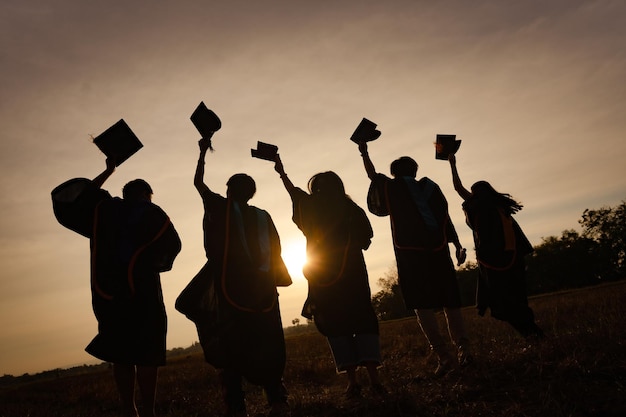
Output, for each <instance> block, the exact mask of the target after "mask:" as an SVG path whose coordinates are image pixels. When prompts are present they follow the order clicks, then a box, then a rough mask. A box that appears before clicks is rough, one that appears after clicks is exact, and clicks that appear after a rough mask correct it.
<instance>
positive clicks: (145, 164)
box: [0, 0, 626, 375]
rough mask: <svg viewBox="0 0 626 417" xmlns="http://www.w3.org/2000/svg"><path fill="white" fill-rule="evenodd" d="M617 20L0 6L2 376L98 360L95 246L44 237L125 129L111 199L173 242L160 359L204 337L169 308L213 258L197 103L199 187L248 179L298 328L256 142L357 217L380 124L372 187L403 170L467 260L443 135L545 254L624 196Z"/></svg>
mask: <svg viewBox="0 0 626 417" xmlns="http://www.w3.org/2000/svg"><path fill="white" fill-rule="evenodd" d="M624 21H626V3H624V2H623V1H621V0H604V1H603V0H597V1H593V0H584V1H583V0H550V1H545V0H540V1H539V0H538V1H534V0H529V1H513V0H476V1H472V2H468V1H465V0H442V1H425V0H406V1H395V0H387V1H379V0H378V1H368V0H360V1H357V0H346V1H327V0H318V1H308V2H305V1H298V0H270V1H258V2H255V1H240V0H229V1H224V2H217V1H206V0H178V1H166V0H153V1H118V0H112V1H106V2H104V1H103V2H91V1H89V2H85V1H78V0H56V1H44V0H27V1H23V0H0V34H1V36H0V51H1V52H0V64H1V67H0V71H1V75H2V77H1V78H0V88H1V92H2V96H1V100H0V147H1V148H0V161H1V165H0V166H1V169H2V175H1V176H0V192H1V193H2V200H1V202H0V225H1V228H0V262H1V264H2V267H3V268H2V272H1V276H0V375H4V374H12V375H21V374H23V373H35V372H39V371H43V370H49V369H54V368H57V367H66V366H73V365H81V364H83V363H93V359H94V358H92V357H91V356H89V355H88V354H87V353H85V352H84V350H83V349H84V347H85V346H86V345H87V344H88V343H89V341H90V340H91V339H92V337H93V336H94V335H95V334H96V320H95V318H94V316H93V313H92V310H91V299H90V289H89V242H88V240H87V239H85V238H83V237H81V236H79V235H77V234H75V233H73V232H71V231H69V230H67V229H65V228H63V227H62V226H60V225H59V224H58V223H57V222H56V220H55V218H54V215H53V213H52V204H51V200H50V191H51V190H52V189H53V188H54V187H55V186H57V185H58V184H60V183H62V182H64V181H65V180H67V179H70V178H73V177H87V178H93V177H95V176H96V175H97V174H99V173H100V172H101V171H102V170H103V169H104V167H105V162H104V161H105V158H104V155H103V154H102V153H101V152H100V151H99V150H98V149H97V148H96V146H95V145H94V144H93V143H91V139H90V135H93V136H96V135H98V134H100V133H101V132H102V131H104V130H105V129H106V128H108V127H109V126H111V125H112V124H113V123H115V122H117V121H118V120H119V119H121V118H123V119H124V120H125V121H126V122H127V123H128V124H129V125H130V127H131V128H132V129H133V131H134V132H135V133H136V134H137V136H138V137H139V138H140V140H141V141H142V142H143V144H144V148H143V149H141V150H140V151H139V152H138V153H137V154H136V155H134V156H133V157H132V158H131V159H129V160H128V161H127V162H125V163H124V164H123V165H122V166H121V167H119V169H118V170H117V171H116V172H115V173H114V174H113V176H112V177H111V178H110V179H109V180H108V181H107V182H106V183H105V186H104V188H106V189H107V190H109V191H110V192H111V193H112V194H113V195H121V188H122V186H123V185H124V184H125V183H126V182H128V181H129V180H132V179H135V178H144V179H146V180H147V181H148V182H149V183H150V184H151V185H152V188H153V189H154V197H153V201H154V202H155V203H156V204H158V205H159V206H160V207H162V208H163V209H164V210H165V211H166V212H167V213H168V214H169V216H170V217H171V219H172V221H173V223H174V225H175V227H176V229H177V230H178V232H179V234H180V236H181V239H182V242H183V250H182V252H181V254H180V255H179V257H178V258H177V260H176V262H175V264H174V269H173V270H172V271H171V272H167V273H164V274H162V276H161V278H162V283H163V290H164V294H165V302H166V308H167V311H168V317H169V331H168V348H174V347H187V346H189V345H191V344H192V343H193V342H194V341H196V340H197V335H196V332H195V327H194V326H193V324H192V323H191V322H190V321H188V320H187V319H186V318H185V317H184V316H182V315H181V314H180V313H178V312H177V311H176V310H175V309H174V300H175V299H176V297H177V295H178V294H179V293H180V291H181V290H182V289H183V288H184V287H185V285H186V284H187V283H188V281H189V280H190V279H191V278H192V277H193V276H194V274H195V273H196V272H197V271H198V270H199V269H200V267H201V266H202V265H203V263H204V261H205V258H204V251H203V246H202V228H201V220H202V215H203V211H202V204H201V200H200V198H199V196H198V195H197V192H196V190H195V188H194V187H193V173H194V169H195V166H196V160H197V156H198V146H197V141H198V139H199V134H198V132H197V131H196V129H195V128H194V126H193V125H192V124H191V122H190V120H189V116H190V115H191V113H192V111H193V110H194V109H195V107H196V106H197V105H198V103H200V101H204V102H205V103H206V104H207V106H208V107H209V108H211V109H212V110H214V111H215V112H216V113H217V114H218V115H219V116H220V118H221V120H222V129H221V130H220V131H219V132H218V133H217V134H216V135H215V136H214V139H213V145H214V148H215V152H214V153H212V154H209V155H208V156H207V165H206V176H205V179H206V182H207V184H208V185H209V186H210V187H211V188H212V189H213V190H214V191H216V192H219V193H222V194H223V193H225V190H226V186H225V183H226V180H227V179H228V178H229V177H230V176H231V175H232V174H234V173H237V172H246V173H248V174H250V175H251V176H252V177H253V178H254V179H255V180H256V182H257V189H258V191H257V195H256V196H255V197H254V198H253V199H252V200H251V204H253V205H255V206H257V207H261V208H263V209H265V210H267V211H269V212H270V214H271V215H272V217H273V218H274V221H275V223H276V226H277V228H278V231H279V233H280V235H281V241H282V244H283V249H284V250H283V255H284V258H285V260H286V261H287V263H288V265H289V266H290V268H291V271H292V274H293V278H294V284H293V285H292V286H291V287H288V288H281V289H280V291H279V292H280V302H281V310H282V317H283V324H284V325H291V321H292V320H293V319H294V318H297V317H300V309H301V306H302V303H303V302H304V299H305V296H306V282H305V280H304V279H303V278H302V276H301V273H300V271H299V270H298V266H297V263H298V262H297V258H298V257H301V255H302V254H303V252H304V239H303V237H302V235H301V233H300V231H299V230H298V229H297V228H296V226H295V225H294V224H293V223H292V221H291V202H290V200H289V196H288V194H287V192H286V191H285V190H284V188H283V187H282V183H281V181H280V179H279V177H278V175H277V174H276V173H275V172H274V170H273V164H272V163H270V162H267V161H262V160H258V159H253V158H251V157H250V148H253V147H255V146H256V142H257V141H259V140H260V141H264V142H270V143H273V144H275V145H277V146H278V147H279V152H280V154H281V157H282V159H283V162H284V164H285V169H286V171H287V174H288V175H289V176H290V178H291V179H292V181H293V182H294V183H295V184H296V185H298V186H300V187H302V188H305V187H306V183H307V181H308V179H309V178H310V177H311V176H312V175H313V174H315V173H317V172H320V171H326V170H333V171H335V172H337V173H338V174H339V175H340V177H341V178H342V179H343V180H344V183H345V186H346V190H347V192H348V194H349V195H350V196H351V197H352V198H353V199H354V200H355V201H356V202H357V203H358V204H359V205H360V206H361V207H364V208H365V196H366V193H367V188H368V185H369V182H368V180H367V177H366V175H365V171H364V169H363V166H362V162H361V158H360V156H359V153H358V150H357V147H356V145H355V144H354V143H352V142H350V140H349V137H350V135H351V134H352V132H353V130H354V128H355V127H356V126H357V124H358V123H359V122H360V120H361V119H362V118H363V117H366V118H368V119H370V120H372V121H374V122H375V123H377V124H378V128H379V129H380V130H381V131H382V135H381V137H380V138H379V139H378V140H376V141H375V142H372V143H371V145H370V155H371V157H372V160H373V161H374V164H375V165H376V168H377V170H378V171H379V172H384V173H388V171H389V169H388V167H389V164H390V163H391V161H393V160H394V159H395V158H397V157H399V156H402V155H409V156H411V157H413V158H414V159H416V160H417V162H418V163H419V165H420V170H419V172H418V176H428V177H429V178H431V179H433V180H434V181H435V182H437V183H438V184H439V185H440V186H441V188H442V190H443V191H444V193H445V194H446V196H447V198H448V202H449V205H450V214H451V216H452V219H453V221H454V223H455V225H456V228H457V230H458V231H459V234H460V236H461V243H462V244H463V245H464V246H466V247H467V248H468V254H469V255H470V256H469V259H474V254H473V251H472V250H471V248H472V240H471V234H470V231H469V229H468V228H467V226H466V225H465V223H464V217H463V212H462V210H461V206H460V205H461V200H460V198H459V197H458V195H457V194H456V193H455V192H454V190H453V188H452V182H451V175H450V170H449V165H448V163H447V162H444V161H437V160H435V158H434V153H435V152H434V147H433V142H434V140H435V135H436V134H437V133H447V134H456V135H457V137H458V139H461V140H462V145H461V148H460V150H459V153H458V155H457V159H458V167H459V171H460V173H461V177H462V179H463V180H464V183H465V184H466V185H467V186H469V185H471V183H473V182H474V181H477V180H479V179H486V180H488V181H490V182H491V183H492V184H493V185H494V187H495V188H496V189H498V190H500V191H502V192H508V193H510V194H512V195H513V196H514V197H515V198H517V199H518V200H520V201H521V202H522V203H523V204H524V210H523V211H522V212H521V213H519V215H518V216H517V219H518V221H519V222H520V224H521V226H522V228H523V229H524V230H525V231H526V232H527V234H528V236H529V238H530V239H531V241H532V243H533V244H535V245H537V244H540V243H541V238H542V237H548V236H560V234H561V232H562V231H563V230H565V229H575V230H580V229H579V226H578V220H579V219H580V217H581V215H582V212H583V211H584V210H585V209H586V208H590V209H593V208H600V207H602V206H615V205H617V204H619V203H620V202H621V201H622V200H625V199H626V165H625V164H624V157H625V156H626V138H625V135H624V132H626V114H625V113H626V106H625V105H626V48H625V47H624V46H625V45H626V25H624ZM369 217H370V220H371V222H372V226H373V228H374V234H375V236H374V239H373V243H372V245H371V247H370V248H369V250H368V251H367V252H366V262H367V264H368V269H369V273H370V284H371V286H372V292H373V293H375V292H376V291H378V286H377V281H378V278H380V277H382V276H384V275H385V274H386V273H388V272H389V270H390V268H392V267H393V266H394V257H393V251H392V247H391V239H390V231H389V223H388V219H387V218H377V217H375V216H373V215H370V216H369ZM415 337H421V336H420V335H419V334H418V331H417V326H416V334H415Z"/></svg>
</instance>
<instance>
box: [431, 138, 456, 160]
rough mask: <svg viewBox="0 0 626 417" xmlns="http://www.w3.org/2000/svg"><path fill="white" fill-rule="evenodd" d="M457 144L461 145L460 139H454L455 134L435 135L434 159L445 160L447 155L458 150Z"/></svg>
mask: <svg viewBox="0 0 626 417" xmlns="http://www.w3.org/2000/svg"><path fill="white" fill-rule="evenodd" d="M459 146H461V141H460V140H457V139H456V135H437V141H436V142H435V159H441V160H445V161H447V160H448V156H449V155H453V154H455V153H456V151H458V150H459Z"/></svg>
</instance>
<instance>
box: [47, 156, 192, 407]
mask: <svg viewBox="0 0 626 417" xmlns="http://www.w3.org/2000/svg"><path fill="white" fill-rule="evenodd" d="M115 166H116V165H115V161H114V160H113V159H111V158H108V159H107V161H106V169H105V170H104V171H103V172H102V173H101V174H100V175H98V176H97V177H96V178H94V179H93V180H91V181H90V180H88V179H84V178H76V179H73V180H70V181H67V182H65V183H64V184H61V185H60V186H59V187H57V188H56V189H55V190H54V191H53V192H52V196H53V204H54V210H55V215H56V217H57V219H58V220H59V222H60V223H61V224H63V225H64V226H66V227H68V228H69V229H71V230H73V231H76V232H77V233H80V234H82V235H83V236H85V237H88V238H89V239H90V248H91V292H92V304H93V310H94V313H95V315H96V319H97V320H98V334H97V335H96V337H95V338H94V339H93V340H92V341H91V343H89V345H88V346H87V348H86V349H85V350H86V351H87V352H88V353H90V354H91V355H93V356H95V357H96V358H98V359H101V360H103V361H107V362H111V363H113V372H114V377H115V381H116V384H117V388H118V391H119V394H120V399H121V402H122V407H123V415H124V416H130V417H136V416H137V415H138V414H137V409H136V406H135V399H134V396H135V379H136V380H137V382H138V384H139V389H140V392H141V394H142V399H143V410H142V413H141V416H142V417H143V416H148V417H150V416H153V415H154V401H155V391H156V383H157V370H158V367H159V366H162V365H165V352H166V347H165V338H166V331H167V316H166V312H165V305H164V303H163V293H162V289H161V281H160V276H159V273H160V272H165V271H169V270H170V269H171V268H172V265H173V262H174V259H175V258H176V256H177V255H178V253H179V252H180V249H181V242H180V239H179V237H178V234H177V232H176V230H175V229H174V226H173V225H172V222H171V221H170V219H169V217H168V216H167V214H166V213H165V212H164V211H163V210H162V209H161V208H160V207H158V206H157V205H155V204H154V203H152V201H151V200H152V188H151V187H150V185H149V184H148V183H147V182H146V181H144V180H141V179H136V180H133V181H130V182H129V183H127V184H126V185H125V186H124V189H123V198H118V197H112V196H111V195H110V194H109V193H108V192H107V191H106V190H103V189H102V188H101V187H102V185H103V184H104V182H105V181H106V180H107V179H108V178H109V177H110V176H111V174H113V172H114V171H115Z"/></svg>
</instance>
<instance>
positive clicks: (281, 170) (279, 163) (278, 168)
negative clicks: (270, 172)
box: [274, 154, 285, 176]
mask: <svg viewBox="0 0 626 417" xmlns="http://www.w3.org/2000/svg"><path fill="white" fill-rule="evenodd" d="M274 170H275V171H276V172H278V174H279V175H280V176H283V175H285V167H283V161H281V160H280V155H279V154H276V156H275V157H274Z"/></svg>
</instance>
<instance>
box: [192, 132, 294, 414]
mask: <svg viewBox="0 0 626 417" xmlns="http://www.w3.org/2000/svg"><path fill="white" fill-rule="evenodd" d="M210 143H211V142H210V138H203V139H201V140H200V141H199V148H200V156H199V159H198V165H197V168H196V173H195V177H194V185H195V187H196V189H197V190H198V192H199V193H200V196H201V197H202V202H203V204H204V220H203V229H204V247H205V251H206V256H207V258H208V262H207V265H206V266H205V268H203V270H204V271H205V272H204V273H205V274H207V275H208V278H207V279H208V281H209V282H210V283H211V286H212V288H213V293H212V294H214V296H215V297H216V300H217V301H216V302H215V303H214V306H213V310H212V311H208V312H207V314H205V315H201V316H200V317H199V318H198V319H197V320H196V325H197V328H198V335H199V337H200V343H201V345H202V347H203V350H204V354H205V357H206V359H207V362H209V363H210V364H211V365H213V366H214V367H215V368H216V369H218V372H219V376H220V381H221V385H222V390H223V394H224V401H225V405H226V415H227V416H233V417H235V416H237V417H238V416H246V415H247V412H246V404H245V393H244V392H243V390H242V378H245V379H246V380H248V381H249V382H251V383H253V384H256V385H260V386H262V387H263V389H264V391H265V394H266V398H267V401H268V404H269V406H270V407H271V413H272V414H273V415H287V414H288V413H289V404H288V402H287V390H286V388H285V386H284V384H283V371H284V369H285V362H286V352H285V339H284V334H283V327H282V323H281V317H280V309H279V304H278V292H277V290H276V287H277V286H287V285H290V284H291V277H290V276H289V273H288V271H287V268H286V266H285V264H284V262H283V259H282V258H281V247H280V239H279V236H278V232H277V231H276V227H275V226H274V223H273V221H272V218H271V217H270V215H269V213H267V212H266V211H264V210H261V209H259V208H256V207H254V206H251V205H249V204H248V201H249V200H250V199H251V198H252V196H253V195H254V194H255V192H256V184H255V182H254V180H253V179H252V178H251V177H249V176H248V175H246V174H235V175H233V176H232V177H230V179H229V180H228V182H227V184H226V185H227V191H226V197H222V196H221V195H219V194H217V193H215V192H213V191H211V190H210V189H209V187H208V186H207V185H206V184H205V183H204V164H205V157H206V153H207V150H208V149H209V147H210Z"/></svg>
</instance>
